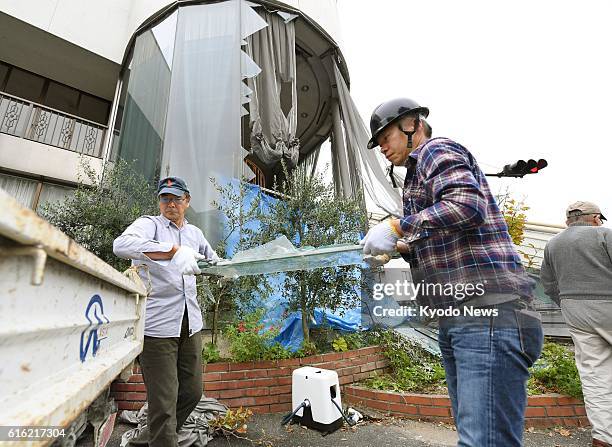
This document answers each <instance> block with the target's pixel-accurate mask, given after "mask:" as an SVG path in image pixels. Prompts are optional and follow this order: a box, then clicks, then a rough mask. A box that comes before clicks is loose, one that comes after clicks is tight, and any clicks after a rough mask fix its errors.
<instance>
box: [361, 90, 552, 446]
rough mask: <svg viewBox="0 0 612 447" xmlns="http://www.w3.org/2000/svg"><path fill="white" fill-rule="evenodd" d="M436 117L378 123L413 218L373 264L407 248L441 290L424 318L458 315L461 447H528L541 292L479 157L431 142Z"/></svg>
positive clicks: (397, 112)
mask: <svg viewBox="0 0 612 447" xmlns="http://www.w3.org/2000/svg"><path fill="white" fill-rule="evenodd" d="M428 115H429V110H428V109H427V108H426V107H421V106H419V105H418V104H417V103H416V102H415V101H413V100H411V99H406V98H400V99H395V100H392V101H388V102H385V103H383V104H381V105H380V106H378V107H377V108H376V109H375V110H374V113H373V114H372V118H371V121H370V128H371V131H372V138H371V140H370V141H369V143H368V148H370V149H372V148H374V147H377V146H380V150H381V152H382V154H383V155H384V156H385V157H386V158H387V160H389V161H390V162H391V163H392V165H394V166H405V167H406V169H407V174H406V179H405V181H404V188H403V212H404V216H403V217H402V218H401V219H390V220H387V221H384V222H382V223H380V224H378V225H376V226H374V227H372V228H371V229H370V231H369V232H368V233H367V234H366V236H365V238H364V239H363V240H362V245H363V247H364V254H371V255H380V254H385V253H392V252H394V251H396V249H397V243H398V240H399V239H400V238H401V239H402V242H405V245H404V247H405V249H404V250H402V251H404V252H405V253H403V254H402V256H403V257H404V259H406V260H407V261H408V262H410V266H411V271H414V272H413V273H414V274H413V278H422V279H423V281H422V282H423V284H424V285H427V286H429V285H433V286H440V287H438V288H436V287H433V288H429V287H427V288H423V289H421V290H427V291H430V290H433V292H429V293H421V297H420V300H419V301H420V304H421V309H423V308H426V309H428V310H432V309H435V310H442V311H445V310H452V311H453V313H449V315H451V314H452V315H455V316H452V317H450V316H449V317H442V318H440V320H439V343H440V349H441V352H442V357H443V361H444V369H445V371H446V381H447V384H448V390H449V395H450V398H451V403H452V409H453V415H454V417H455V423H456V425H457V432H458V435H459V444H458V445H459V446H473V447H498V446H504V447H510V446H520V445H522V435H523V423H524V411H525V406H526V401H527V396H526V387H525V385H526V382H527V379H528V377H529V372H528V368H529V367H530V366H531V365H532V364H533V362H535V360H537V358H538V357H539V355H540V351H541V348H542V341H543V334H542V327H541V323H540V319H539V314H538V313H537V312H535V311H534V310H533V308H532V305H531V301H532V294H533V287H534V282H533V281H532V280H531V279H529V277H528V276H527V274H526V272H525V270H524V268H523V266H522V264H521V260H520V257H519V255H518V253H517V251H516V249H515V247H514V244H513V243H512V240H511V238H510V236H509V234H508V228H507V226H506V223H505V220H504V218H503V216H502V214H501V212H500V210H499V208H498V206H497V203H496V202H495V199H494V198H493V196H492V194H491V192H490V190H489V186H488V183H487V181H486V178H485V176H484V174H483V173H482V171H481V170H480V168H479V167H478V164H477V163H476V160H475V159H474V157H473V155H472V154H471V153H470V152H469V151H468V150H467V149H466V148H464V147H463V146H461V145H460V144H458V143H456V142H454V141H452V140H450V139H448V138H431V127H429V125H428V124H427V122H426V121H425V119H426V118H427V117H428ZM449 290H450V291H451V292H450V293H447V291H449ZM459 290H461V291H462V293H458V291H459ZM468 290H470V291H472V293H465V292H467V291H468ZM442 291H444V292H442ZM453 291H454V292H453ZM425 304H426V306H425ZM455 312H456V313H455Z"/></svg>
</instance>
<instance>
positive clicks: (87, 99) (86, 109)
mask: <svg viewBox="0 0 612 447" xmlns="http://www.w3.org/2000/svg"><path fill="white" fill-rule="evenodd" d="M109 108H110V103H109V102H108V101H104V100H103V99H100V98H96V97H95V96H91V95H88V94H86V93H81V102H80V103H79V113H77V115H78V116H81V117H83V118H85V119H87V120H89V121H95V122H96V123H100V124H103V125H106V124H107V121H108V111H109Z"/></svg>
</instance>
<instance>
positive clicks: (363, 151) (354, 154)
mask: <svg viewBox="0 0 612 447" xmlns="http://www.w3.org/2000/svg"><path fill="white" fill-rule="evenodd" d="M334 75H335V78H336V85H337V86H338V96H339V100H340V106H341V107H340V109H341V113H342V122H343V123H344V129H345V134H346V149H347V153H348V157H349V160H350V159H351V158H352V159H353V160H356V161H355V163H356V165H358V166H359V169H355V170H354V171H353V172H356V173H358V174H359V175H360V176H361V184H362V185H363V189H364V190H365V192H366V194H367V197H368V198H369V199H370V200H371V201H372V202H374V203H375V204H376V205H377V206H378V207H379V208H381V209H383V210H384V211H386V212H387V213H389V214H393V215H395V216H402V215H403V211H402V201H401V192H400V190H398V189H394V188H393V187H392V185H391V183H390V182H389V180H388V176H387V175H386V174H385V170H384V168H383V166H384V161H383V160H382V159H381V157H382V155H381V154H380V152H379V151H377V150H375V149H372V150H370V149H368V148H367V143H368V140H369V139H370V134H369V131H368V129H367V128H366V125H365V124H364V122H363V120H362V119H361V116H360V115H359V112H358V111H357V107H356V106H355V103H354V102H353V98H351V94H350V92H349V89H348V86H347V85H346V82H344V78H343V77H342V74H341V73H340V69H339V68H338V66H337V65H336V64H335V63H334Z"/></svg>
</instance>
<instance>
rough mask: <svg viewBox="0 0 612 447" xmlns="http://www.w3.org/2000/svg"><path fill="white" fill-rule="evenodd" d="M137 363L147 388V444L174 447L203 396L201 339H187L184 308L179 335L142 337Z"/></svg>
mask: <svg viewBox="0 0 612 447" xmlns="http://www.w3.org/2000/svg"><path fill="white" fill-rule="evenodd" d="M139 361H140V365H141V367H142V375H143V378H144V381H145V385H146V387H147V403H148V414H147V426H148V430H147V431H148V433H149V436H148V437H149V439H148V445H149V446H150V447H176V446H178V436H177V433H178V431H179V430H180V428H181V427H182V426H183V423H184V422H185V420H186V419H187V417H188V416H189V415H190V414H191V412H192V411H193V409H194V408H195V407H196V405H197V404H198V402H199V401H200V399H201V397H202V337H201V334H200V332H197V333H195V334H193V335H192V336H191V337H190V336H189V321H188V318H187V309H185V313H184V315H183V323H182V327H181V336H180V337H173V338H156V337H146V336H145V338H144V348H143V351H142V353H141V354H140V357H139Z"/></svg>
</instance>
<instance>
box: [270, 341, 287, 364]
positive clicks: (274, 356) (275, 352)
mask: <svg viewBox="0 0 612 447" xmlns="http://www.w3.org/2000/svg"><path fill="white" fill-rule="evenodd" d="M292 356H293V353H292V352H291V351H290V350H288V349H287V348H284V347H283V345H281V344H280V343H278V342H276V343H274V344H273V345H272V346H269V347H268V348H267V349H266V351H265V353H264V360H284V359H290V358H291V357H292Z"/></svg>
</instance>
